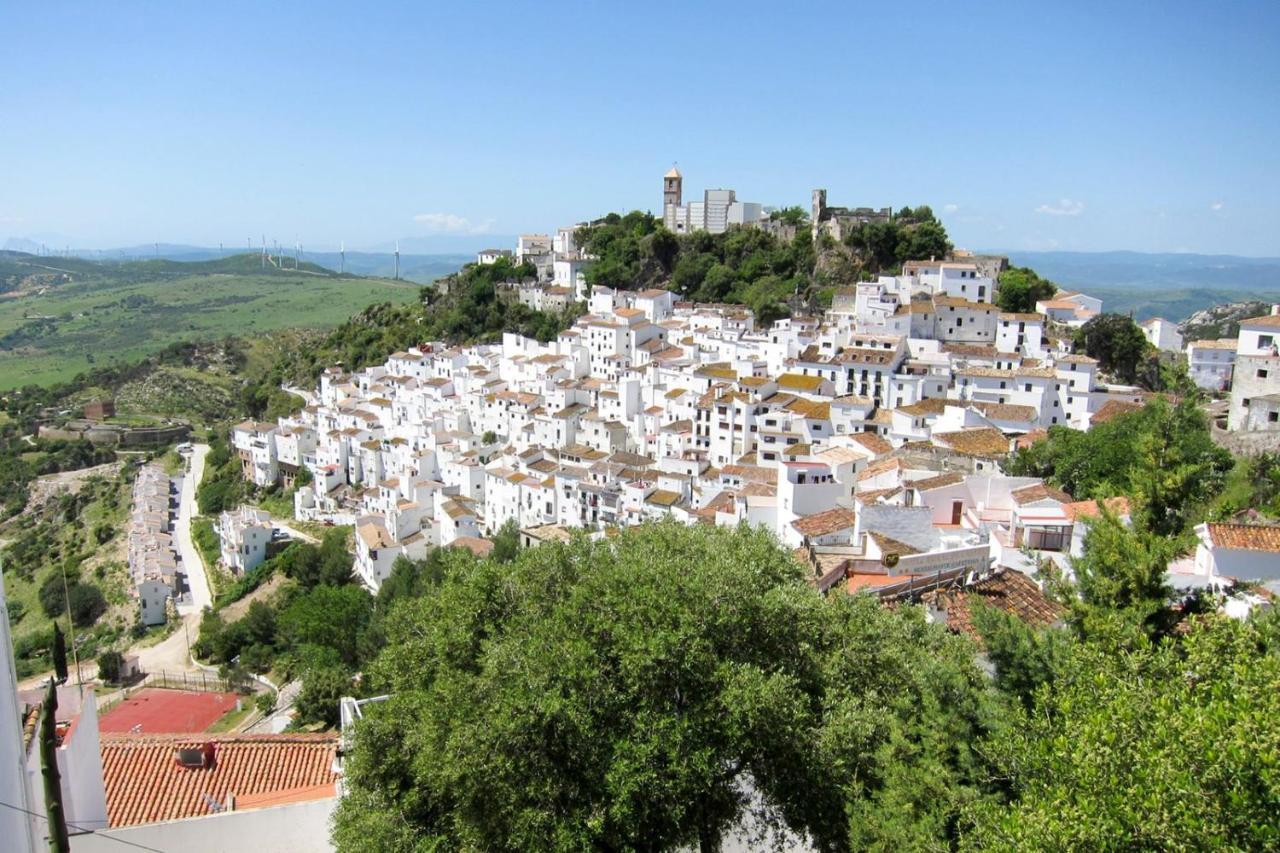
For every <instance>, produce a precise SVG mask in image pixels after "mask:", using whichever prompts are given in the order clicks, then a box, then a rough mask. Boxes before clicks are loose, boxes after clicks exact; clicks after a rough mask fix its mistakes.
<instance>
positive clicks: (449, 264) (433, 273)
mask: <svg viewBox="0 0 1280 853" xmlns="http://www.w3.org/2000/svg"><path fill="white" fill-rule="evenodd" d="M500 239H503V240H505V238H500ZM514 242H515V240H514V238H512V239H511V240H509V241H505V242H501V243H499V244H498V245H501V246H507V245H508V243H510V244H514ZM486 245H487V244H486ZM2 248H3V250H5V251H13V252H27V253H32V254H34V253H36V252H39V251H40V248H41V247H40V244H39V243H36V242H35V241H32V240H26V239H20V238H19V239H13V238H11V239H9V240H7V241H5V243H4V246H3V247H2ZM481 248H484V247H483V246H482V247H481ZM63 251H64V250H59V251H58V253H57V254H58V255H62V253H63ZM245 252H246V250H245V248H244V247H242V246H228V247H226V248H225V249H222V250H219V249H217V248H209V247H206V246H186V245H182V244H179V243H160V244H151V245H145V246H122V247H120V248H116V249H101V250H98V249H70V250H69V253H70V256H71V257H78V258H84V259H86V260H93V261H97V260H103V261H122V260H140V261H149V260H155V259H160V260H166V261H183V262H188V263H190V262H193V261H211V260H217V259H219V258H227V257H231V256H233V255H244V254H245ZM283 254H284V256H285V257H286V258H292V257H293V252H292V251H284V252H283ZM302 260H303V262H304V266H305V264H306V263H312V264H315V265H317V266H320V267H326V268H328V269H331V270H335V271H337V270H338V269H339V267H340V266H342V267H343V271H344V272H348V273H352V274H354V275H364V276H379V277H383V278H391V277H392V276H393V275H395V270H396V259H395V253H394V251H386V252H355V251H351V252H347V254H346V263H345V266H343V262H342V258H341V257H340V256H339V253H338V252H308V251H303V253H302ZM473 260H475V255H473V254H459V253H457V252H454V253H442V254H422V253H411V252H410V251H409V247H408V246H406V245H403V244H402V245H401V251H400V277H401V278H403V279H406V280H408V281H415V282H418V283H419V284H426V283H428V282H432V281H435V280H436V279H437V278H440V277H441V276H445V275H448V274H449V273H451V272H456V271H457V270H458V269H460V268H461V267H462V265H463V264H465V263H468V262H470V261H473Z"/></svg>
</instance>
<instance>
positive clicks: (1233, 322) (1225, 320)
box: [1178, 300, 1271, 341]
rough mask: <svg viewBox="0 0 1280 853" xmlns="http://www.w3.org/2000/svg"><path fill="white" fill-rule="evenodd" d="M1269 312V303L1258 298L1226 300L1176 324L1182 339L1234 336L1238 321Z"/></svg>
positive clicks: (1236, 331)
mask: <svg viewBox="0 0 1280 853" xmlns="http://www.w3.org/2000/svg"><path fill="white" fill-rule="evenodd" d="M1270 313H1271V303H1270V302H1263V301H1259V300H1249V301H1247V302H1228V303H1226V304H1225V305H1214V306H1213V307H1212V308H1206V309H1204V310H1202V311H1197V312H1196V313H1194V314H1192V315H1191V316H1190V317H1188V318H1187V319H1185V320H1183V321H1182V322H1181V323H1179V324H1178V331H1179V332H1181V333H1182V339H1183V340H1184V341H1202V340H1210V339H1216V338H1234V337H1236V335H1238V334H1239V333H1240V321H1241V320H1245V319H1248V318H1250V317H1261V316H1264V315H1266V314H1270Z"/></svg>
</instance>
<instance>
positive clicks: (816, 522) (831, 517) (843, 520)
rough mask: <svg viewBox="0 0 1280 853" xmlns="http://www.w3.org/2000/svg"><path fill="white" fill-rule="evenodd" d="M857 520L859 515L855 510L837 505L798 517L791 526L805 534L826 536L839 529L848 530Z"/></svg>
mask: <svg viewBox="0 0 1280 853" xmlns="http://www.w3.org/2000/svg"><path fill="white" fill-rule="evenodd" d="M855 521H857V516H856V515H855V514H854V512H853V510H851V509H845V508H844V507H836V508H835V509H829V510H827V511H825V512H818V513H814V514H813V515H806V516H804V517H803V518H797V519H796V520H795V521H793V522H791V526H792V527H794V528H795V529H796V530H797V531H798V532H799V533H801V534H803V535H804V536H826V535H827V534H828V533H835V532H836V531H838V530H847V529H848V528H850V527H853V525H854V522H855Z"/></svg>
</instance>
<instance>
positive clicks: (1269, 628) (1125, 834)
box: [965, 615, 1280, 850]
mask: <svg viewBox="0 0 1280 853" xmlns="http://www.w3.org/2000/svg"><path fill="white" fill-rule="evenodd" d="M1276 637H1277V631H1276V620H1275V617H1274V615H1268V616H1266V617H1264V618H1263V620H1262V622H1261V623H1260V624H1241V623H1238V622H1235V621H1233V620H1229V619H1225V618H1222V617H1216V616H1215V617H1207V618H1206V621H1205V623H1204V624H1202V625H1200V626H1199V627H1197V628H1195V629H1193V630H1192V631H1191V632H1190V634H1189V636H1187V637H1186V639H1185V640H1183V641H1181V642H1172V641H1166V642H1162V643H1158V644H1154V645H1152V644H1148V643H1142V642H1139V643H1137V644H1136V645H1135V646H1133V647H1120V648H1117V647H1114V646H1111V645H1108V644H1104V643H1084V644H1075V645H1072V646H1071V647H1070V652H1069V654H1068V655H1067V656H1066V657H1065V659H1064V660H1063V661H1062V663H1061V671H1060V672H1059V674H1058V677H1057V678H1056V679H1055V680H1054V681H1053V682H1052V683H1051V684H1046V685H1045V686H1044V687H1042V688H1041V689H1040V690H1039V692H1038V694H1037V697H1036V698H1037V701H1036V703H1035V707H1034V708H1033V709H1032V710H1030V711H1022V710H1018V711H1016V712H1015V716H1014V719H1013V721H1012V724H1011V725H1010V726H1009V727H1008V728H1007V730H1006V731H1005V734H1004V736H1003V737H1001V738H999V739H993V740H992V741H991V743H990V745H989V747H988V748H989V749H990V750H991V755H992V756H993V757H994V758H995V760H996V763H997V766H998V775H999V777H1000V779H1001V780H1002V782H1003V784H1004V785H1006V786H1007V792H1008V794H1007V799H1008V802H1007V803H1006V804H999V803H996V802H994V801H989V800H987V801H980V802H978V803H976V804H975V805H974V807H973V809H972V811H971V817H972V819H973V821H974V824H973V826H972V827H970V829H969V830H968V832H967V833H966V835H965V841H966V845H965V846H966V847H968V848H970V849H998V850H1119V849H1125V850H1215V849H1231V850H1241V849H1253V850H1264V849H1275V848H1276V847H1277V846H1278V845H1280V819H1278V818H1277V815H1278V814H1280V690H1277V689H1276V688H1277V685H1280V657H1277V653H1278V649H1277V645H1276Z"/></svg>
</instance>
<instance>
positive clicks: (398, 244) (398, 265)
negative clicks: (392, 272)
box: [396, 240, 400, 281]
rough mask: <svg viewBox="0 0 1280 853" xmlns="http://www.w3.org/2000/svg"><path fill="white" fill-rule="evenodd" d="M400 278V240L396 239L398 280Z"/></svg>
mask: <svg viewBox="0 0 1280 853" xmlns="http://www.w3.org/2000/svg"><path fill="white" fill-rule="evenodd" d="M399 280H400V241H399V240H397V241H396V281H399Z"/></svg>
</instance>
